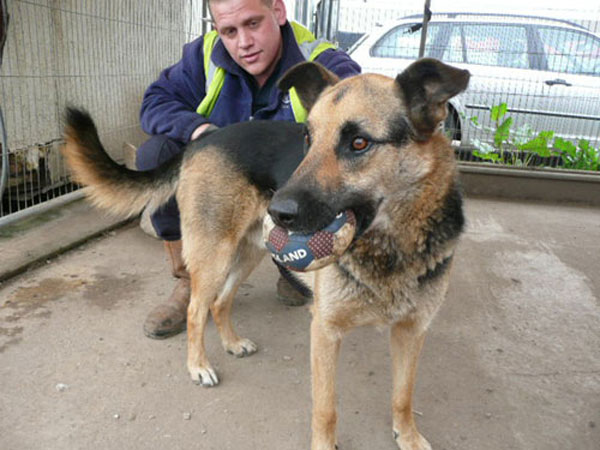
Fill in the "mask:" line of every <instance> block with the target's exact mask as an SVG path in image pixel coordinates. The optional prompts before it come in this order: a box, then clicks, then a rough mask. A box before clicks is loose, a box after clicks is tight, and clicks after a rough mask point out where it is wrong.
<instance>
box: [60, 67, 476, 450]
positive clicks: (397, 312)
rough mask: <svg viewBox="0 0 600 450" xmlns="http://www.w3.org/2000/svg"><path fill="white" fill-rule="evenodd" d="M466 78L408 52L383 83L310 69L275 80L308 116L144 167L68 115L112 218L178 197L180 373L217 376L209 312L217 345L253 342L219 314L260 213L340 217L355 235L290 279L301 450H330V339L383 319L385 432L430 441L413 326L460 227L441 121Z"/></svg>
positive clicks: (318, 223)
mask: <svg viewBox="0 0 600 450" xmlns="http://www.w3.org/2000/svg"><path fill="white" fill-rule="evenodd" d="M468 80H469V73H468V72H467V71H464V70H459V69H456V68H453V67H451V66H448V65H445V64H443V63H441V62H439V61H436V60H433V59H421V60H419V61H417V62H415V63H413V64H412V65H410V66H409V67H408V68H407V69H406V70H405V71H403V72H402V73H400V74H399V75H398V76H397V77H396V78H395V79H393V78H388V77H385V76H382V75H376V74H364V75H358V76H355V77H351V78H348V79H345V80H342V81H340V80H339V79H338V78H337V77H336V76H335V75H334V74H333V73H331V72H329V71H327V70H326V69H324V68H323V67H322V66H319V65H318V64H315V63H302V64H299V65H297V66H295V67H294V68H292V69H290V70H289V71H288V72H287V73H286V74H285V75H284V76H283V78H282V79H281V80H280V82H279V87H280V88H281V89H283V90H286V89H289V88H290V87H292V86H293V87H294V88H295V89H296V92H297V93H298V96H299V97H300V100H301V102H302V104H303V105H304V107H305V108H306V109H307V110H308V112H309V115H308V120H307V122H306V124H304V125H299V124H294V123H284V122H248V123H241V124H236V125H232V126H229V127H225V128H222V129H218V130H216V131H212V132H210V133H206V135H205V136H204V137H202V138H201V139H200V140H197V141H194V142H192V143H191V144H190V145H189V146H188V147H187V149H186V150H185V152H184V154H183V155H182V156H181V157H180V158H176V159H175V160H172V161H169V162H168V163H166V164H165V165H164V166H162V167H160V168H159V169H157V170H154V171H150V172H135V171H130V170H127V169H125V168H124V167H121V166H119V165H118V164H116V163H115V162H113V161H112V160H111V159H110V158H109V157H108V156H107V154H106V152H105V151H104V149H103V147H102V145H101V143H100V140H99V138H98V134H97V131H96V128H95V126H94V123H93V122H92V120H91V118H90V117H89V115H87V113H85V112H83V111H80V110H77V109H73V108H71V109H68V110H67V114H66V127H65V141H66V145H65V147H64V154H65V156H66V158H67V161H68V164H69V166H70V168H71V170H72V172H73V174H74V177H75V179H76V180H77V181H79V182H81V183H82V184H85V185H88V186H89V188H88V192H89V195H90V196H91V199H92V200H93V202H95V203H96V204H97V205H98V206H100V207H104V208H106V209H108V210H109V211H111V212H113V213H116V214H118V215H121V216H128V215H129V216H131V215H135V214H138V213H140V212H141V210H142V209H143V208H145V207H147V206H149V207H150V208H151V209H152V208H154V209H155V208H158V207H159V206H160V205H161V204H163V203H164V202H166V201H167V200H168V199H169V198H170V197H171V196H172V195H176V198H177V202H178V204H179V209H180V212H181V231H182V239H183V255H184V260H185V262H186V264H187V268H188V270H189V273H190V276H191V288H192V294H191V301H190V305H189V309H188V318H187V324H188V327H187V334H188V358H187V366H188V370H189V372H190V374H191V377H192V380H194V381H195V382H197V383H200V384H202V385H205V386H213V385H216V384H217V383H218V382H219V380H218V377H217V374H216V373H215V371H214V370H213V368H212V367H211V364H210V363H209V361H208V359H207V356H206V353H205V349H204V328H205V324H206V321H207V319H208V315H209V311H210V312H211V313H212V317H213V319H214V321H215V323H216V325H217V328H218V330H219V333H220V336H221V340H222V343H223V347H224V348H225V349H226V350H227V351H229V352H230V353H233V354H234V355H236V356H246V355H249V354H251V353H253V352H255V351H256V346H255V345H254V343H252V342H251V341H250V340H248V339H243V338H241V337H239V336H238V335H237V334H236V332H235V331H234V330H233V328H232V325H231V321H230V312H231V306H232V300H233V298H234V296H235V294H236V291H237V289H238V287H239V286H240V284H241V283H242V282H243V281H244V280H245V279H246V278H247V276H248V275H249V274H250V272H251V271H252V270H253V268H254V267H255V266H256V265H257V264H258V263H259V262H260V260H261V258H262V257H263V256H264V254H265V253H266V249H265V246H264V242H263V239H262V231H261V228H262V223H263V219H264V217H265V216H266V214H270V215H271V217H272V219H273V221H274V222H275V223H276V224H277V225H279V226H282V227H284V228H286V229H288V230H290V231H292V232H301V233H311V232H315V231H317V230H320V229H322V228H323V227H324V226H326V225H327V224H329V223H331V222H332V220H334V218H335V217H336V215H337V214H338V213H339V212H340V211H346V210H351V211H352V212H353V213H354V216H355V218H356V233H355V237H354V239H353V241H352V242H351V244H350V245H349V247H348V248H347V250H346V251H345V252H344V253H343V254H342V255H341V256H340V257H339V258H338V259H337V260H336V261H335V262H333V263H332V264H330V265H327V266H325V267H323V268H321V269H319V270H316V271H314V272H306V273H300V274H297V275H296V276H297V277H299V278H300V279H301V280H302V281H303V282H304V283H306V285H307V286H309V287H310V289H311V290H312V292H313V294H314V304H313V306H312V315H313V319H312V325H311V368H312V397H313V413H312V449H313V450H332V449H334V448H335V447H336V431H335V428H336V420H337V414H336V407H335V404H336V400H335V397H336V393H335V372H336V364H337V359H338V353H339V348H340V342H341V339H342V337H343V336H344V335H345V334H346V333H347V332H348V331H349V330H351V329H352V328H354V327H357V326H361V325H377V326H383V325H385V326H389V327H391V353H392V361H393V380H394V388H393V397H392V405H393V408H392V409H393V426H394V439H395V441H396V443H397V444H398V446H399V447H400V448H402V449H403V450H424V449H430V448H431V447H430V445H429V443H428V442H427V441H426V440H425V438H423V436H422V435H421V434H420V433H419V432H418V431H417V428H416V425H415V422H414V419H413V414H412V406H411V404H412V391H413V386H414V383H415V376H416V369H417V360H418V356H419V352H420V350H421V347H422V345H423V341H424V336H425V332H426V330H427V328H428V326H429V325H430V323H431V321H432V319H433V317H434V315H435V314H436V312H437V310H438V308H439V307H440V305H441V304H442V302H443V300H444V297H445V294H446V290H447V287H448V281H449V274H450V266H451V263H452V256H453V253H454V249H455V246H456V244H457V240H458V237H459V234H460V233H461V230H462V227H463V222H464V219H463V213H462V201H461V194H460V191H459V186H458V180H457V168H456V163H455V159H454V152H453V150H452V148H451V146H450V145H449V141H448V139H447V138H446V137H445V136H444V134H443V131H442V130H441V125H440V124H441V123H442V122H443V120H444V119H445V117H446V115H447V109H446V108H447V101H448V100H449V99H450V98H451V97H453V96H454V95H456V94H458V93H460V92H461V91H463V90H464V89H465V88H466V87H467V84H468Z"/></svg>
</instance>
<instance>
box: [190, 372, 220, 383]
mask: <svg viewBox="0 0 600 450" xmlns="http://www.w3.org/2000/svg"><path fill="white" fill-rule="evenodd" d="M189 371H190V376H191V377H192V381H193V382H194V383H195V384H199V385H202V386H204V387H213V386H216V385H217V384H219V377H218V376H217V373H216V372H215V371H214V369H213V368H212V367H196V368H190V369H189Z"/></svg>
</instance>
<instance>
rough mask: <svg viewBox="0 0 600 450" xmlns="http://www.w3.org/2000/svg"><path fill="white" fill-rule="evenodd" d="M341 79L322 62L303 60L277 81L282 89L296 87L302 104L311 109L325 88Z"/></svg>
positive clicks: (308, 109)
mask: <svg viewBox="0 0 600 450" xmlns="http://www.w3.org/2000/svg"><path fill="white" fill-rule="evenodd" d="M339 80H340V79H339V78H338V77H337V75H335V74H334V73H333V72H330V71H329V70H327V69H326V68H325V67H323V66H322V65H321V64H318V63H314V62H303V63H300V64H296V65H295V66H294V67H292V68H291V69H289V70H288V71H287V72H286V73H285V74H283V77H281V79H280V80H279V82H278V83H277V87H279V89H281V90H282V91H287V90H288V89H290V88H292V87H293V88H295V89H296V92H297V94H298V97H299V98H300V102H301V103H302V106H304V108H305V109H306V110H307V111H310V110H311V108H312V107H313V105H314V104H315V102H316V101H317V98H319V95H320V94H321V92H323V89H325V88H326V87H327V86H332V85H334V84H335V83H337V82H338V81H339Z"/></svg>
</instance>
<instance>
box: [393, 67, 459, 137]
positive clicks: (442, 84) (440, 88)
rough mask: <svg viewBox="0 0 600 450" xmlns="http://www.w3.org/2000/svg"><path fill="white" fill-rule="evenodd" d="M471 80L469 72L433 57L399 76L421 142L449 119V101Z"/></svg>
mask: <svg viewBox="0 0 600 450" xmlns="http://www.w3.org/2000/svg"><path fill="white" fill-rule="evenodd" d="M469 77H470V74H469V71H467V70H461V69H457V68H456V67H452V66H449V65H447V64H444V63H442V62H440V61H438V60H436V59H432V58H423V59H420V60H418V61H416V62H414V63H412V64H411V65H410V66H408V67H407V68H406V69H405V70H404V72H402V73H401V74H399V75H398V76H397V77H396V83H397V84H398V86H399V87H400V89H401V90H402V93H403V94H404V98H405V99H406V107H407V109H408V116H409V119H410V121H411V122H412V124H413V127H414V129H415V131H416V133H417V136H416V138H417V139H418V140H426V139H428V138H429V137H430V136H431V134H432V133H433V132H434V131H435V130H436V128H437V126H438V125H439V124H440V122H441V121H443V120H444V119H445V118H446V115H447V114H448V112H447V107H446V102H447V101H448V100H450V99H451V98H452V97H454V96H455V95H456V94H458V93H460V92H462V91H464V90H465V89H466V88H467V85H468V84H469Z"/></svg>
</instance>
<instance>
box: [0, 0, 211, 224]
mask: <svg viewBox="0 0 600 450" xmlns="http://www.w3.org/2000/svg"><path fill="white" fill-rule="evenodd" d="M6 4H7V12H8V14H9V16H10V20H9V24H8V28H7V31H8V33H7V39H6V45H5V48H4V54H3V59H2V66H1V68H0V106H1V108H2V111H3V112H4V127H5V130H6V135H7V143H6V144H7V145H6V147H7V148H5V149H4V150H5V151H6V150H8V167H7V169H8V174H7V175H8V177H7V182H6V186H5V189H4V193H3V195H2V202H1V203H0V216H6V215H9V214H12V213H14V212H16V211H20V210H22V209H24V208H28V207H30V206H32V205H34V204H37V203H41V202H45V201H47V200H49V199H52V198H55V197H58V196H61V195H63V194H65V193H68V192H71V191H72V190H73V189H75V188H76V186H73V185H72V184H71V183H70V181H69V178H68V174H67V171H66V169H65V166H64V163H63V161H62V157H61V155H60V152H59V151H58V146H59V145H60V142H61V141H60V136H61V116H62V112H63V109H64V107H65V105H67V104H73V105H77V106H82V107H84V108H86V109H87V110H88V111H89V112H90V113H91V114H92V116H93V117H94V119H95V121H96V123H97V125H98V129H99V130H100V133H101V138H102V140H103V142H104V143H105V144H106V147H107V149H108V151H109V153H110V154H111V155H112V156H113V158H115V159H116V160H119V161H123V160H124V158H125V156H126V155H125V154H124V153H123V150H122V148H123V143H126V142H127V143H131V144H134V145H138V144H139V143H140V142H141V141H142V140H143V139H144V134H143V133H142V132H141V129H140V125H139V119H138V114H139V108H140V104H141V100H142V95H143V93H144V90H145V88H146V87H147V86H148V85H149V84H150V83H151V82H152V81H154V80H155V79H156V77H157V76H158V73H159V71H160V70H161V69H163V68H165V67H167V66H168V65H170V64H173V63H174V62H175V61H177V60H178V59H179V57H180V55H181V48H182V45H183V44H184V43H185V42H187V41H189V40H191V39H193V38H195V37H196V36H198V35H199V34H200V33H201V32H202V29H203V26H205V25H204V22H203V21H202V17H203V2H202V0H171V1H168V2H165V1H163V0H143V1H136V0H94V1H93V2H92V1H79V0H62V1H61V0H56V1H52V2H48V1H46V0H12V1H10V0H9V1H7V2H6Z"/></svg>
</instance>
